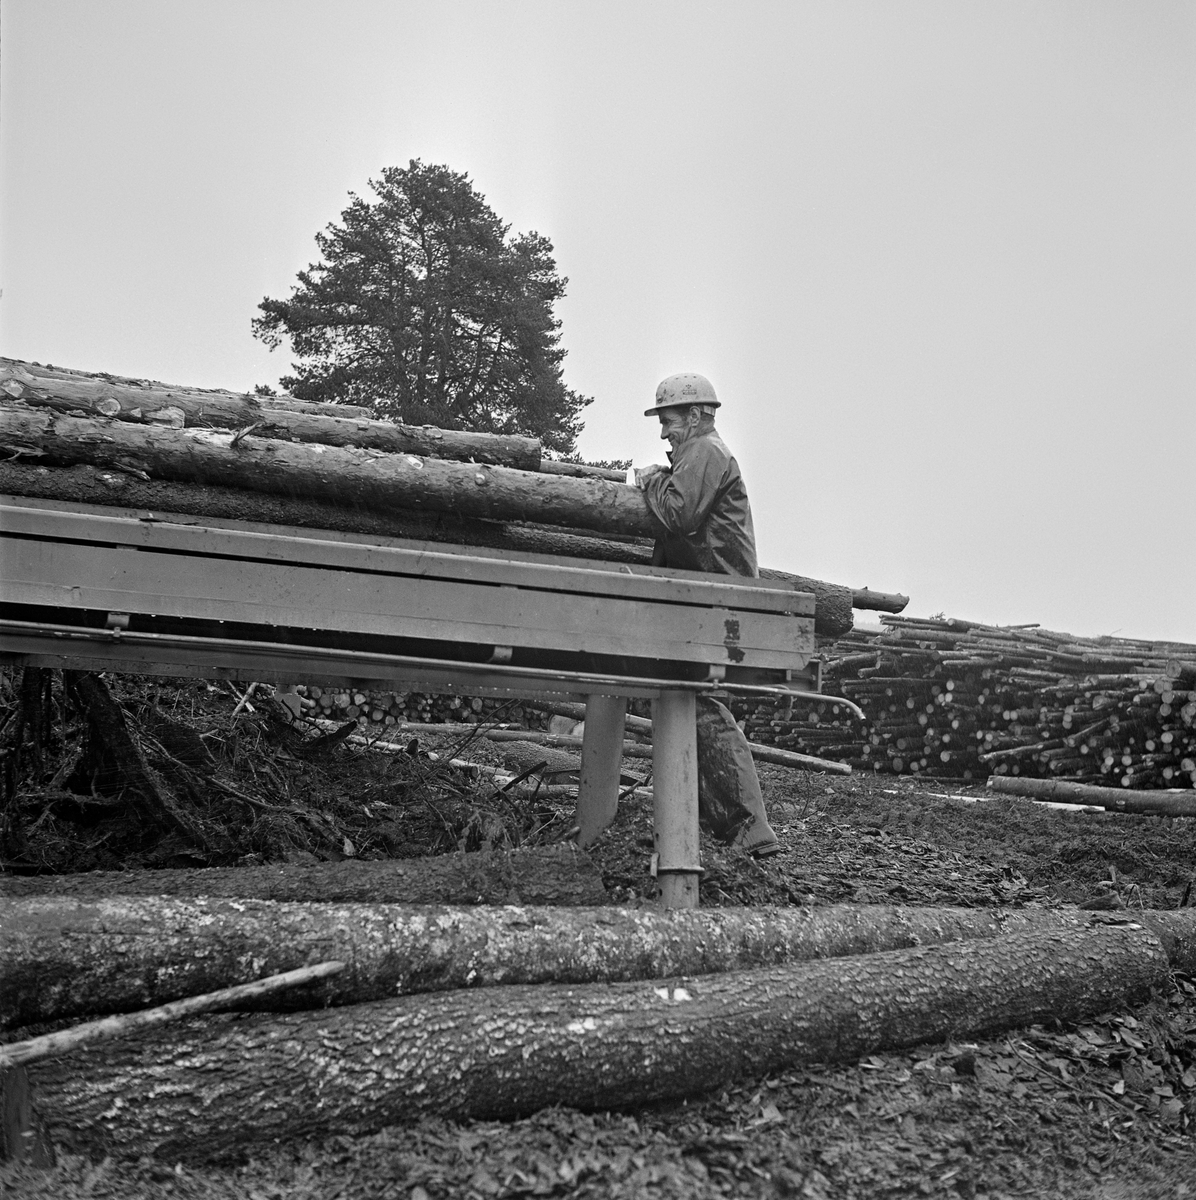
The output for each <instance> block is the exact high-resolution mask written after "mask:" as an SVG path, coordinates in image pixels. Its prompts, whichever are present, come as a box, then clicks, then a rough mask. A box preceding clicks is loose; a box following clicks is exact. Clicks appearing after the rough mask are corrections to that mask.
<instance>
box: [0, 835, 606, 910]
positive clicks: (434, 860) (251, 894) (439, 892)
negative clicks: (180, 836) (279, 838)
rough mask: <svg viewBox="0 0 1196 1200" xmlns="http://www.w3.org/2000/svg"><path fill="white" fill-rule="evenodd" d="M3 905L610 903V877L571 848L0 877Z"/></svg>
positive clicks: (583, 854)
mask: <svg viewBox="0 0 1196 1200" xmlns="http://www.w3.org/2000/svg"><path fill="white" fill-rule="evenodd" d="M0 896H5V897H14V898H15V897H19V896H78V897H99V896H213V897H224V898H227V899H233V900H239V899H249V900H279V901H303V900H316V901H325V902H329V903H335V902H348V903H379V904H385V903H389V904H562V905H584V904H602V903H603V902H604V901H605V899H606V890H605V888H604V887H603V886H602V876H601V875H600V874H599V872H598V869H597V867H596V866H595V865H594V862H593V860H592V859H591V858H589V856H588V855H586V854H585V853H584V852H583V851H581V850H578V849H577V848H576V847H575V846H573V845H556V846H533V847H529V848H527V849H519V850H509V851H503V850H478V851H474V852H471V853H468V854H437V855H433V856H430V857H428V858H402V859H384V860H382V861H378V862H362V861H348V862H328V863H311V864H306V863H279V864H276V865H274V866H266V867H200V868H195V869H171V870H159V871H89V872H87V873H86V874H82V875H4V874H0Z"/></svg>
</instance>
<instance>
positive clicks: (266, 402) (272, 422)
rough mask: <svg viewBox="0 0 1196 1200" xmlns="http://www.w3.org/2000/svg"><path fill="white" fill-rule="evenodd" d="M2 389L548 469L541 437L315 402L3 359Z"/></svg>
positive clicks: (300, 437) (28, 396) (163, 417)
mask: <svg viewBox="0 0 1196 1200" xmlns="http://www.w3.org/2000/svg"><path fill="white" fill-rule="evenodd" d="M0 389H3V391H4V392H5V394H6V395H8V396H11V397H12V398H13V399H14V400H20V401H21V402H22V403H24V404H28V405H29V406H30V407H33V408H47V409H54V410H56V411H58V412H72V413H76V414H82V413H86V414H89V415H91V416H95V417H102V418H113V419H115V420H118V421H130V422H133V423H134V424H140V425H165V426H167V427H169V428H175V429H181V428H183V427H185V426H186V427H192V428H194V427H200V428H212V427H215V428H218V429H247V428H250V427H252V428H253V429H254V431H255V432H256V433H257V434H258V435H259V436H260V437H269V438H286V439H293V440H295V441H299V442H322V443H324V444H326V445H329V446H362V447H366V448H369V449H373V450H383V451H385V452H386V453H388V454H418V455H427V456H428V457H430V458H453V459H461V460H464V461H466V462H468V461H470V460H471V459H472V460H475V461H477V462H485V463H493V464H495V465H501V466H505V467H516V468H518V469H519V470H521V471H538V470H539V469H540V442H539V440H538V439H537V438H531V437H519V436H514V435H503V434H491V433H473V432H470V431H468V430H454V429H436V428H434V427H432V426H431V425H423V426H421V425H404V424H403V423H402V422H399V421H376V420H373V419H372V418H371V417H370V413H369V409H365V408H349V407H348V406H346V405H341V404H309V403H305V402H303V401H301V400H295V399H294V398H292V397H289V396H288V397H285V398H279V397H270V396H252V395H243V394H240V393H237V392H222V391H206V390H202V389H199V388H179V387H169V386H167V385H165V384H148V385H147V384H144V383H138V382H136V381H134V380H123V381H122V380H115V379H110V378H104V377H102V376H98V375H86V374H83V373H82V372H77V371H62V370H59V369H47V368H44V367H39V366H38V365H37V364H36V363H26V362H16V361H15V360H12V359H0ZM620 478H622V477H621V476H620Z"/></svg>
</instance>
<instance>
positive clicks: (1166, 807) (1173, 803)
mask: <svg viewBox="0 0 1196 1200" xmlns="http://www.w3.org/2000/svg"><path fill="white" fill-rule="evenodd" d="M988 786H989V788H990V789H991V790H992V791H994V792H1002V793H1004V794H1005V795H1009V796H1027V797H1029V798H1031V799H1033V800H1050V801H1053V802H1054V803H1055V804H1087V805H1094V806H1095V807H1097V808H1104V809H1108V810H1109V811H1110V812H1124V813H1142V814H1149V815H1155V816H1168V817H1196V793H1193V791H1192V789H1191V788H1183V789H1176V790H1174V791H1171V790H1164V789H1159V790H1158V791H1133V790H1131V789H1129V788H1112V787H1100V786H1099V785H1096V784H1090V783H1070V782H1068V781H1066V780H1061V779H1025V778H1020V777H1018V778H1014V777H1011V776H1008V775H994V776H992V778H990V779H989V781H988Z"/></svg>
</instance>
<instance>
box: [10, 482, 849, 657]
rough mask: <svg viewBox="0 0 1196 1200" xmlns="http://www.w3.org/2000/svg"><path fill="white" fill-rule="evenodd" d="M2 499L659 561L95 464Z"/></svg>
mask: <svg viewBox="0 0 1196 1200" xmlns="http://www.w3.org/2000/svg"><path fill="white" fill-rule="evenodd" d="M0 494H3V495H12V496H35V497H38V498H40V499H46V500H63V501H68V502H71V503H81V504H106V505H119V506H121V507H124V508H135V509H148V510H149V511H151V512H154V513H156V514H157V515H159V516H162V515H164V514H167V513H179V514H182V515H185V516H197V517H203V516H209V517H218V518H221V519H223V520H234V521H257V522H264V523H266V524H274V525H298V526H301V527H302V528H304V529H331V530H335V531H338V532H341V533H360V534H365V535H367V536H373V537H378V536H381V537H399V538H414V539H416V540H419V541H429V542H449V543H452V544H454V545H468V546H483V547H489V548H492V549H496V550H512V551H515V552H517V553H530V554H550V555H555V556H561V557H566V558H583V559H585V558H588V559H595V560H597V561H599V562H626V563H640V564H642V565H644V566H647V565H648V564H649V563H651V561H652V543H651V539H650V538H647V537H644V538H642V539H639V540H638V541H616V540H613V539H607V538H604V537H603V536H602V534H601V533H597V532H595V533H593V534H592V535H587V534H586V533H585V532H584V531H582V530H577V531H565V530H561V529H555V528H553V527H552V526H549V525H539V524H536V523H534V522H531V523H529V522H525V521H510V522H503V523H498V522H496V521H489V520H484V519H476V518H469V517H465V516H463V515H462V514H460V513H440V512H417V511H413V510H410V509H406V510H404V509H390V510H386V511H379V510H376V509H371V508H367V507H365V506H364V505H363V504H361V503H343V502H337V501H330V500H321V499H311V498H309V497H307V496H300V495H294V496H292V495H282V494H280V495H270V494H268V493H263V492H252V491H247V490H244V489H242V488H239V487H235V486H223V485H219V484H205V483H196V482H185V481H178V480H165V479H139V478H137V477H136V476H134V475H129V474H126V473H125V472H123V471H121V470H119V469H118V470H105V469H104V468H102V467H96V466H91V465H87V464H82V463H81V464H77V465H74V466H69V467H67V466H61V467H45V466H35V465H33V464H30V463H21V462H0ZM760 574H761V575H762V576H763V577H764V578H766V579H785V580H788V581H790V582H792V583H793V584H794V586H795V587H797V588H798V590H800V591H807V592H811V593H812V594H813V595H814V597H815V604H816V608H815V614H814V632H815V633H816V634H817V635H818V636H819V637H823V638H827V637H830V638H834V637H841V636H842V635H843V634H845V633H847V632H848V631H849V630H850V629H851V623H852V616H851V595H852V593H851V589H850V588H846V587H842V586H840V585H839V584H833V583H824V582H822V581H821V580H817V579H808V578H806V577H805V576H802V575H792V574H789V573H787V572H785V571H773V570H771V569H768V568H764V569H763V570H761V572H760Z"/></svg>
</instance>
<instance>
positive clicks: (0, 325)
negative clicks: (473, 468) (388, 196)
mask: <svg viewBox="0 0 1196 1200" xmlns="http://www.w3.org/2000/svg"><path fill="white" fill-rule="evenodd" d="M0 38H2V42H0V286H2V287H3V296H2V298H0V354H4V355H8V356H12V357H17V358H26V359H34V360H37V361H41V362H53V363H55V364H59V365H62V366H69V367H76V368H81V369H85V370H103V371H111V372H115V373H119V374H130V375H138V376H145V377H151V378H156V379H161V380H165V381H167V382H171V383H182V384H191V385H196V386H213V387H232V388H244V389H247V388H249V387H251V386H252V385H253V384H256V383H275V382H276V381H277V379H278V377H279V375H281V374H284V373H286V372H287V371H288V370H289V369H290V358H289V355H288V354H287V352H286V351H285V350H279V351H276V352H275V353H273V354H271V353H270V352H268V351H267V350H266V348H265V347H264V346H262V345H261V344H260V343H258V342H256V341H254V340H253V338H252V337H251V335H250V329H249V322H250V319H251V318H252V317H253V315H254V314H255V312H256V306H257V303H258V302H259V301H260V300H261V298H262V297H263V296H264V295H270V296H282V295H285V294H287V293H288V292H289V290H290V287H291V285H292V283H293V281H294V277H295V273H296V271H298V270H299V269H301V268H302V267H304V266H305V265H306V264H307V263H308V262H309V261H311V260H312V259H313V257H314V255H315V245H314V241H313V236H314V234H315V232H316V231H317V230H318V229H321V228H322V227H323V226H324V225H326V224H327V223H328V222H329V221H332V220H335V219H337V218H338V217H339V214H340V212H341V210H342V209H343V208H344V207H345V204H346V202H347V199H348V193H349V192H350V191H355V192H357V193H359V194H362V195H365V194H368V186H367V181H368V180H369V179H370V178H371V177H376V176H377V175H378V174H379V173H380V171H381V169H382V168H383V167H385V166H390V165H405V164H406V163H407V162H408V160H409V159H411V158H416V157H418V158H422V159H423V160H425V161H426V162H434V163H445V164H447V165H449V166H451V167H453V168H454V169H456V170H461V171H467V172H468V173H469V174H470V176H471V177H472V179H473V181H474V183H475V185H476V186H477V188H478V189H479V190H480V191H481V192H482V193H483V194H484V195H485V196H486V197H487V199H488V200H489V202H490V203H491V205H492V206H493V207H494V209H495V210H496V211H497V212H498V213H499V215H500V216H501V217H502V218H503V219H504V220H506V221H508V222H510V223H511V225H512V227H513V228H514V229H516V230H520V231H523V230H528V229H535V230H538V231H539V232H541V233H544V234H546V235H547V236H548V237H550V238H551V239H552V241H553V242H554V244H555V246H556V254H557V263H558V266H559V268H560V270H561V272H562V273H563V274H565V275H567V276H568V277H569V278H570V281H571V282H570V287H569V295H568V298H567V299H566V301H565V302H564V303H563V304H562V305H561V306H560V308H559V310H558V311H559V315H560V317H561V318H562V319H563V322H564V341H565V345H566V346H567V347H568V349H569V356H568V358H567V360H566V365H565V375H566V380H567V382H568V383H569V384H570V385H571V386H573V387H575V388H577V389H578V390H580V391H582V392H583V393H586V394H588V395H592V396H593V397H594V403H593V404H592V405H591V407H590V408H589V409H588V410H587V413H588V415H587V424H586V431H585V434H584V435H583V437H582V440H581V450H582V453H583V454H584V455H586V456H587V457H591V458H629V457H630V458H634V460H635V461H636V463H637V464H643V463H646V462H651V461H661V460H662V451H663V444H662V443H660V442H659V441H658V440H657V430H656V428H655V422H654V421H649V420H647V419H645V418H643V417H642V416H641V415H640V414H641V412H642V410H643V409H644V408H645V407H646V406H647V405H648V404H649V403H650V402H651V399H652V394H653V391H654V389H655V386H656V383H657V382H658V380H659V379H660V378H661V377H663V376H664V375H666V374H669V373H671V372H673V371H679V370H696V371H701V372H703V373H705V374H707V375H709V376H710V378H711V379H712V380H713V382H714V384H715V387H716V388H717V389H718V393H719V396H720V399H721V400H722V401H723V405H724V407H723V409H722V411H721V414H720V421H719V425H720V429H721V430H722V432H723V434H724V436H725V437H726V439H727V441H728V442H729V443H730V444H731V446H732V449H733V450H734V451H735V452H736V454H737V456H738V458H739V460H740V463H741V464H742V466H743V469H744V472H745V474H746V476H747V481H748V486H749V490H750V492H751V496H752V503H753V508H754V511H755V516H756V526H757V534H758V540H759V544H760V557H761V562H762V563H763V564H764V565H767V566H773V567H778V568H782V569H788V570H792V571H798V572H800V573H803V574H807V575H812V576H816V577H819V578H823V579H829V580H834V581H836V582H839V583H845V584H848V585H851V586H856V587H859V586H864V585H869V586H871V587H874V588H877V589H880V590H884V591H902V592H906V593H908V594H909V595H910V596H911V597H912V599H911V603H910V606H909V609H908V612H910V613H911V614H915V615H927V614H930V613H933V612H938V611H946V612H947V613H948V614H949V615H954V616H963V617H970V618H973V619H979V620H987V621H995V622H999V623H1021V622H1034V621H1037V622H1041V623H1042V624H1043V625H1045V626H1047V627H1048V628H1055V629H1065V630H1069V631H1071V632H1074V633H1080V634H1101V633H1121V634H1122V635H1124V636H1133V637H1152V638H1153V637H1157V638H1173V639H1179V640H1184V641H1191V642H1196V553H1194V548H1196V536H1194V535H1193V526H1194V524H1196V518H1194V516H1193V513H1192V510H1193V507H1194V505H1193V491H1194V487H1196V470H1194V459H1196V403H1194V396H1196V386H1194V385H1196V339H1194V336H1193V329H1194V317H1196V222H1194V214H1196V153H1194V151H1196V54H1194V50H1196V6H1194V5H1193V4H1192V3H1191V2H1190V0H1187V2H1180V3H1169V2H1155V0H1133V2H1131V0H1119V2H1117V3H1110V2H1101V0H1078V2H1075V3H1064V2H1057V0H1030V2H1026V3H1020V2H1018V0H976V2H972V3H960V2H958V0H949V2H943V3H927V2H920V0H909V2H905V3H893V2H891V0H877V2H858V3H852V2H851V0H828V2H826V3H799V2H792V3H790V2H786V3H782V2H780V0H777V2H773V3H750V2H744V0H738V2H736V3H733V4H732V3H719V4H702V3H697V2H695V0H690V2H688V3H675V4H674V3H659V2H652V0H635V2H634V3H618V2H614V0H603V2H601V3H584V2H577V3H565V2H552V3H537V2H534V0H519V2H518V3H497V2H493V3H490V2H488V3H480V2H475V3H470V2H464V0H462V2H459V3H454V2H452V0H445V2H433V3H414V2H393V3H392V2H388V0H357V2H354V0H279V2H272V0H172V2H165V0H127V2H122V0H104V2H103V3H95V2H94V0H4V3H3V8H2V10H0Z"/></svg>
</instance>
